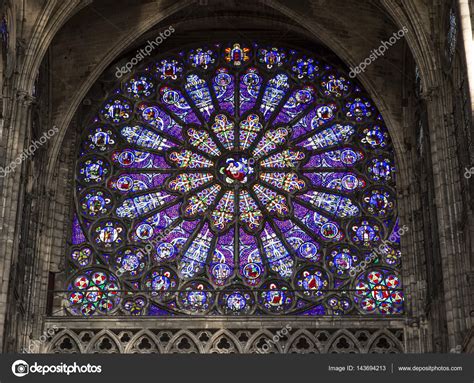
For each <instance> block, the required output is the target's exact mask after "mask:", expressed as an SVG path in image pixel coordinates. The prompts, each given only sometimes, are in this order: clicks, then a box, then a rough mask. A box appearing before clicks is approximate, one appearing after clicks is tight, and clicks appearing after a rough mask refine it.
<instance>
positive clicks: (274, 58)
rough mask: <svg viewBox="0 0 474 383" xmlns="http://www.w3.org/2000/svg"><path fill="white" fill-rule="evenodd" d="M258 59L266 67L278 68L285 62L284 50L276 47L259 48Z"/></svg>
mask: <svg viewBox="0 0 474 383" xmlns="http://www.w3.org/2000/svg"><path fill="white" fill-rule="evenodd" d="M257 55H258V61H259V62H260V63H261V64H264V65H265V67H266V68H267V69H273V68H278V67H280V66H282V65H283V64H284V63H285V62H286V58H287V55H286V52H285V51H284V50H283V49H281V48H277V47H273V48H260V49H259V50H258V53H257Z"/></svg>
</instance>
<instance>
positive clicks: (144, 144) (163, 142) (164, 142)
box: [120, 125, 176, 150]
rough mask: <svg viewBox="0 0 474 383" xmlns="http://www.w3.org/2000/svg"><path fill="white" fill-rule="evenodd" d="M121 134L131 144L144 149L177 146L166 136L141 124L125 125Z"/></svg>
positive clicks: (162, 148) (163, 148)
mask: <svg viewBox="0 0 474 383" xmlns="http://www.w3.org/2000/svg"><path fill="white" fill-rule="evenodd" d="M120 135H121V136H122V137H123V138H124V139H125V140H127V141H128V142H130V143H131V144H134V145H136V146H138V147H140V148H144V149H153V150H165V149H168V148H171V147H174V146H176V145H175V144H174V143H173V142H171V141H169V140H168V139H166V138H165V137H162V136H160V135H158V134H157V133H155V132H153V131H152V130H150V129H146V128H144V127H142V126H139V125H136V126H124V127H123V128H122V129H120Z"/></svg>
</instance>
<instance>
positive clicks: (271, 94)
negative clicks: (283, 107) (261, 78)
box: [260, 73, 290, 119]
mask: <svg viewBox="0 0 474 383" xmlns="http://www.w3.org/2000/svg"><path fill="white" fill-rule="evenodd" d="M289 87H290V84H289V78H288V76H287V75H285V74H282V73H280V74H277V75H276V76H275V77H273V78H271V79H270V80H269V81H268V83H267V85H266V87H265V90H264V92H263V98H262V104H261V105H260V111H261V112H262V113H263V116H264V117H265V119H268V117H270V115H272V114H273V112H274V111H275V110H276V108H277V106H278V105H279V104H280V101H281V100H282V99H283V97H284V96H285V94H286V92H287V91H288V89H289Z"/></svg>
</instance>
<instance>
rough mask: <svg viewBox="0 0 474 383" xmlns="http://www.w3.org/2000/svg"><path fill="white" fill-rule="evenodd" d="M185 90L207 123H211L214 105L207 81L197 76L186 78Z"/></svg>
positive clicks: (192, 75)
mask: <svg viewBox="0 0 474 383" xmlns="http://www.w3.org/2000/svg"><path fill="white" fill-rule="evenodd" d="M184 89H186V92H187V93H188V95H189V97H191V99H192V100H193V102H194V105H196V107H197V108H198V109H199V111H200V112H201V115H203V116H204V118H205V120H206V121H209V117H210V116H211V113H212V112H214V105H213V104H212V98H211V93H210V92H209V87H208V86H207V84H206V81H204V80H203V79H202V78H200V77H199V76H197V75H195V74H190V75H188V76H186V83H185V84H184Z"/></svg>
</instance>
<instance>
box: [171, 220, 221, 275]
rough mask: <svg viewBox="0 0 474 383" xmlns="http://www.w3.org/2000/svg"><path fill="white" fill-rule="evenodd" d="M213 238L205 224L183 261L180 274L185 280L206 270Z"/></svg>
mask: <svg viewBox="0 0 474 383" xmlns="http://www.w3.org/2000/svg"><path fill="white" fill-rule="evenodd" d="M212 238H213V235H212V232H211V231H210V230H209V227H208V225H207V224H205V225H204V227H203V228H202V229H201V231H200V233H199V234H198V235H197V237H196V238H194V239H193V241H192V242H191V244H190V245H189V247H188V249H187V250H186V252H185V253H184V255H183V258H182V260H181V264H180V268H179V274H180V275H181V276H182V277H183V278H184V279H188V278H192V277H193V276H195V275H196V274H197V273H198V272H199V271H200V270H202V269H203V268H204V264H205V262H206V259H207V257H208V256H209V253H210V248H211V240H212Z"/></svg>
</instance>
